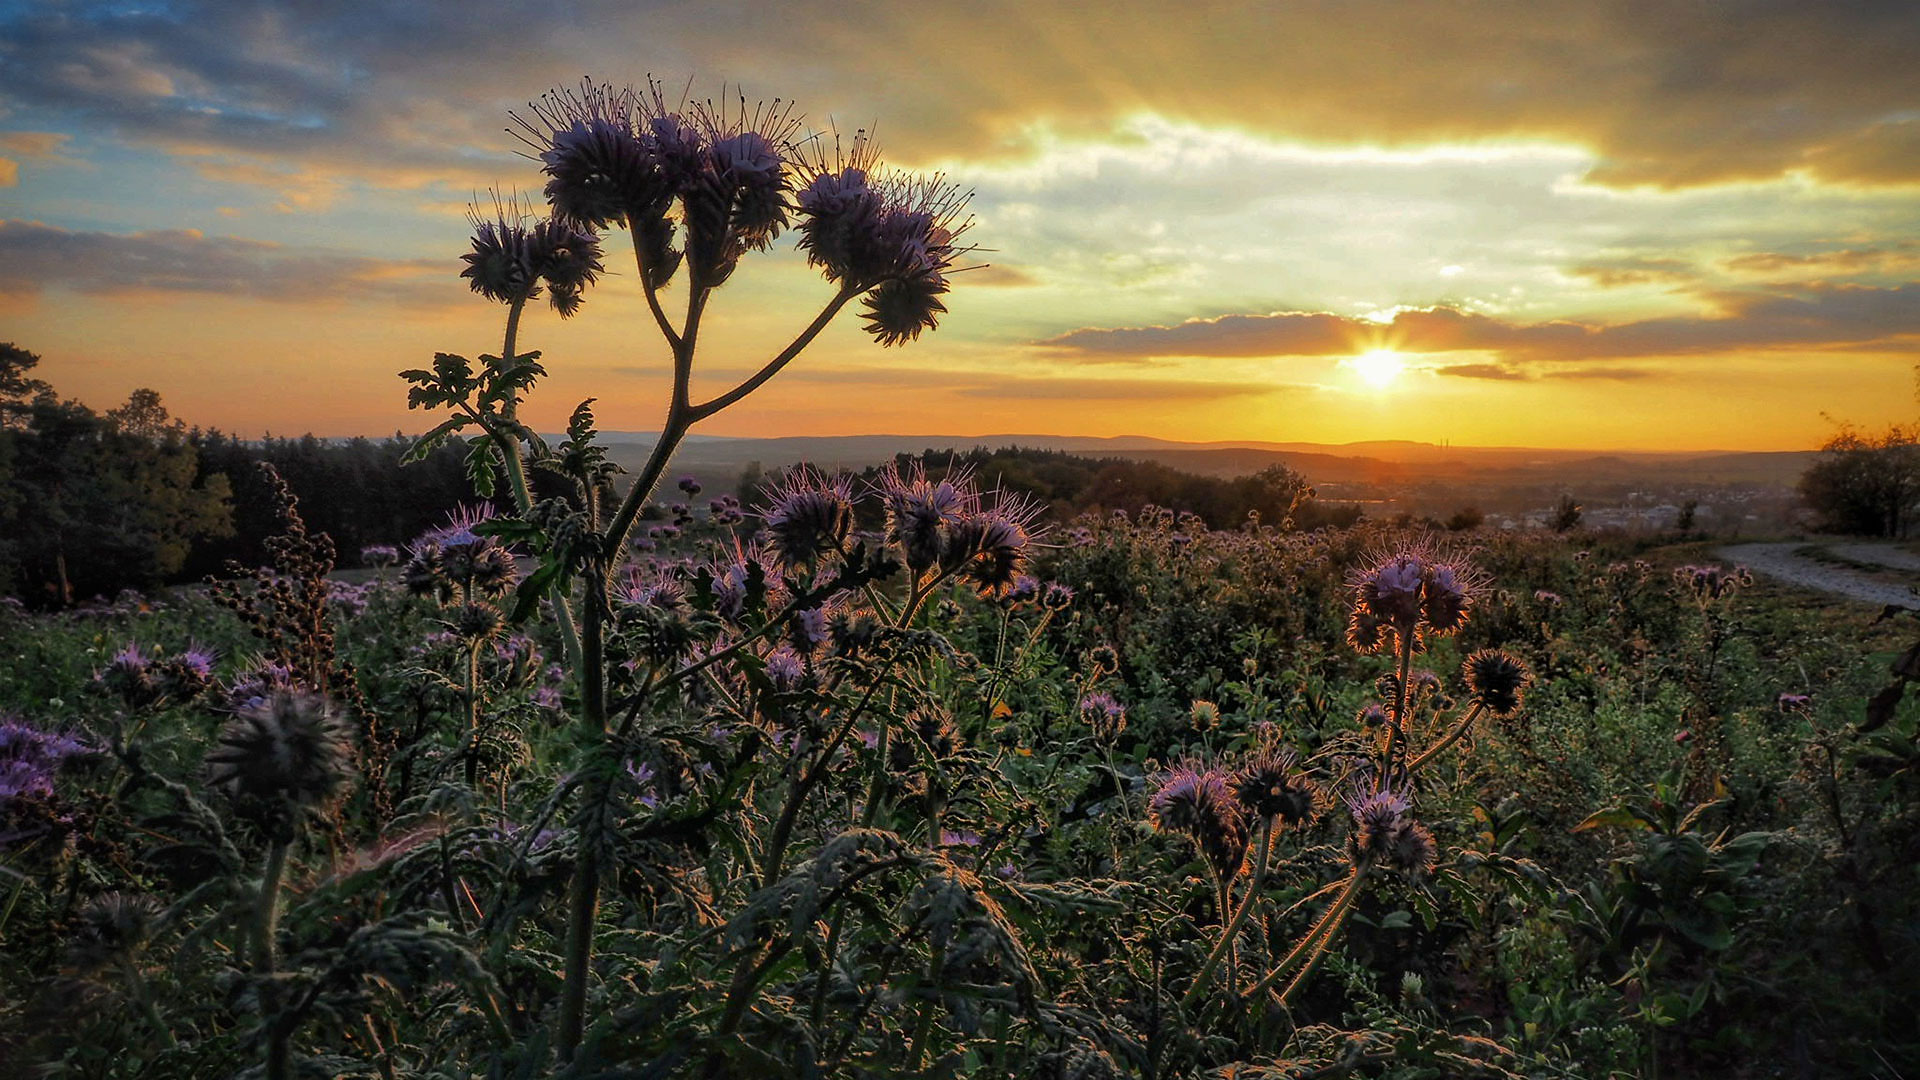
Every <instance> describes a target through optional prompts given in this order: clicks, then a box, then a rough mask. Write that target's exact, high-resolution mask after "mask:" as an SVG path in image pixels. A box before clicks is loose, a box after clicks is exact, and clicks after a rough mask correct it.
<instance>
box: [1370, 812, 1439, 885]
mask: <svg viewBox="0 0 1920 1080" xmlns="http://www.w3.org/2000/svg"><path fill="white" fill-rule="evenodd" d="M1380 856H1381V861H1382V862H1384V863H1385V864H1386V865H1388V866H1390V867H1392V868H1393V869H1395V870H1398V871H1400V872H1401V873H1403V874H1406V875H1407V876H1408V877H1410V878H1412V879H1413V880H1415V881H1419V880H1421V879H1423V878H1425V877H1426V876H1427V875H1428V874H1430V873H1432V872H1433V868H1434V867H1435V866H1436V865H1438V863H1439V861H1440V845H1439V844H1438V843H1437V842H1435V840H1434V838H1433V833H1432V832H1431V831H1429V830H1428V829H1427V827H1426V826H1425V825H1422V824H1420V823H1419V822H1418V821H1415V820H1414V819H1413V818H1412V817H1410V816H1403V817H1401V819H1400V820H1399V821H1398V822H1396V823H1395V824H1394V826H1393V829H1392V831H1391V832H1389V833H1388V834H1387V841H1386V844H1385V845H1384V846H1382V847H1381V849H1380Z"/></svg>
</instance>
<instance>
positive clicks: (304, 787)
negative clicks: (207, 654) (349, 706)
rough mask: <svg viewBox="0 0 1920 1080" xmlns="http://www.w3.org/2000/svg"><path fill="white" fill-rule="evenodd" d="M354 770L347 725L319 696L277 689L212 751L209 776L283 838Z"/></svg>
mask: <svg viewBox="0 0 1920 1080" xmlns="http://www.w3.org/2000/svg"><path fill="white" fill-rule="evenodd" d="M351 771H352V749H351V747H350V746H349V745H348V734H347V725H346V722H345V721H344V720H343V719H342V718H341V717H340V715H339V713H337V712H336V711H335V710H334V708H333V705H332V703H331V702H329V701H328V700H327V699H326V698H325V697H322V696H321V695H319V694H308V693H288V692H285V691H276V692H275V693H273V694H272V695H270V696H269V697H267V698H266V700H264V701H262V702H260V703H259V704H256V705H252V706H249V707H247V708H244V709H242V710H240V711H239V712H238V713H236V714H235V715H234V718H233V719H232V720H231V721H229V722H228V723H227V726H226V727H224V728H222V729H221V731H220V739H219V745H217V746H216V747H214V749H213V750H212V751H211V752H209V753H208V754H207V774H208V776H207V778H208V780H209V781H210V782H211V783H212V784H213V785H214V786H215V787H218V788H221V789H223V790H225V791H226V793H227V795H228V796H229V797H230V798H232V799H233V800H234V803H235V806H236V808H238V809H240V810H242V812H243V813H246V814H248V815H249V816H251V817H253V818H254V820H255V821H256V823H258V824H261V825H262V826H263V827H266V828H268V829H269V830H270V831H272V832H274V833H275V834H276V835H278V836H279V837H281V838H282V839H287V838H291V835H292V830H293V828H294V827H295V825H296V824H297V823H298V821H299V820H300V818H301V817H303V816H304V815H305V814H306V813H308V812H311V811H312V810H313V809H315V808H317V807H318V806H320V805H321V804H322V803H324V802H326V801H327V800H328V799H331V798H332V797H333V796H334V795H335V794H337V793H338V792H339V790H340V788H341V787H342V785H344V784H345V783H346V781H347V777H348V775H349V774H350V773H351Z"/></svg>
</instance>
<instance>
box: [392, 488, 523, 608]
mask: <svg viewBox="0 0 1920 1080" xmlns="http://www.w3.org/2000/svg"><path fill="white" fill-rule="evenodd" d="M492 516H493V509H492V507H489V506H484V505H483V506H480V507H478V508H476V509H466V510H461V511H458V512H456V513H454V514H453V516H452V518H451V519H450V520H449V521H448V523H447V524H446V525H444V526H442V527H441V528H438V529H433V530H430V531H428V532H427V533H426V534H424V535H422V536H421V537H420V538H419V539H418V540H415V541H414V543H413V547H412V551H411V555H410V557H409V558H408V559H407V564H406V567H405V568H404V569H403V571H402V577H403V579H404V580H405V581H406V584H407V587H408V588H410V589H412V590H413V591H414V592H416V593H421V594H424V595H429V596H432V597H434V598H435V599H437V600H439V601H440V602H441V603H443V604H446V603H452V602H454V601H456V600H459V601H462V602H465V603H467V604H468V605H471V603H472V601H474V600H475V599H487V600H499V599H500V598H502V597H504V596H506V595H507V593H509V592H511V591H512V590H513V586H514V583H515V582H516V581H517V580H518V579H519V572H518V570H517V569H516V568H515V567H514V564H513V555H512V553H511V552H509V551H508V550H507V549H506V548H505V547H503V546H502V545H501V544H500V542H499V541H498V540H495V539H494V538H493V537H491V536H482V535H480V534H479V533H477V532H475V531H474V530H475V529H476V528H477V527H478V526H479V525H480V524H481V523H482V522H484V521H487V520H488V519H489V518H491V517H492Z"/></svg>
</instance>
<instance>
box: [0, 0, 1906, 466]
mask: <svg viewBox="0 0 1920 1080" xmlns="http://www.w3.org/2000/svg"><path fill="white" fill-rule="evenodd" d="M336 7H337V8H339V10H335V8H336ZM1080 7H1081V6H1080V5H1074V6H1073V8H1072V9H1070V8H1068V7H1067V6H1065V5H1058V6H1044V5H1033V4H1022V3H1012V2H1008V3H969V4H946V3H931V4H915V5H901V4H887V3H881V2H879V0H869V2H865V3H844V2H837V3H832V4H827V3H817V4H810V3H792V4H782V5H777V6H776V5H724V4H713V3H685V4H662V5H651V6H649V7H648V8H647V10H645V11H638V10H634V6H633V5H629V4H620V3H614V2H612V0H608V2H607V3H604V4H587V5H578V6H570V7H569V6H564V5H563V6H561V7H560V8H559V9H558V10H556V9H555V8H554V7H552V6H536V5H523V4H506V3H477V4H474V5H460V6H457V7H454V6H449V7H447V8H445V9H444V13H441V14H436V13H435V12H436V11H439V10H442V9H439V8H437V6H435V5H418V4H413V3H399V2H397V0H396V2H390V3H367V4H355V5H316V6H314V9H313V10H293V9H290V8H289V7H288V6H286V5H249V4H242V3H232V2H222V3H208V4H204V5H196V4H187V3H166V2H163V3H159V4H155V5H148V6H145V7H141V8H137V9H136V8H129V7H126V6H124V5H106V4H100V5H91V4H86V3H78V4H58V5H55V4H20V3H8V2H5V0H0V319H3V320H4V322H3V323H0V339H11V340H13V341H15V342H17V343H19V344H21V345H23V346H25V347H27V348H30V349H32V350H34V351H35V352H38V353H39V354H41V355H42V356H43V357H44V362H43V364H42V366H41V368H40V371H39V374H40V375H41V376H43V377H45V378H47V379H48V380H50V381H51V382H53V383H54V384H55V385H56V387H57V388H58V389H59V390H60V391H61V392H62V393H64V394H68V395H72V396H77V397H80V398H82V399H83V400H86V401H88V402H89V403H92V404H94V405H96V406H98V407H102V408H104V407H107V406H109V405H112V404H114V403H116V402H117V401H119V400H121V399H123V398H124V397H125V396H126V394H127V393H128V392H129V391H131V390H132V389H134V388H135V387H138V386H151V387H153V388H155V389H157V390H159V391H160V392H161V394H162V396H163V398H164V400H165V402H166V403H167V404H168V406H169V407H170V408H171V409H172V410H173V412H174V413H175V414H176V415H179V416H181V417H183V418H185V419H187V420H188V421H189V422H193V423H199V424H203V425H211V426H218V427H222V428H226V429H230V430H235V431H239V432H242V433H245V434H257V433H260V432H262V431H272V432H275V433H281V434H292V433H299V432H304V431H308V430H312V431H315V432H318V433H321V434H328V435H341V434H354V433H368V434H384V433H387V432H391V431H394V430H396V429H407V430H416V429H418V428H419V427H421V426H423V424H422V417H421V415H420V414H418V413H413V414H409V413H408V412H407V410H406V408H405V390H404V387H403V385H402V384H401V382H400V381H399V380H398V379H397V378H396V377H395V372H397V371H399V370H400V369H402V368H405V367H413V366H420V365H423V364H425V363H426V362H427V361H428V360H429V359H430V357H431V355H432V354H433V352H435V351H437V350H447V351H455V352H462V353H466V354H469V355H472V354H476V353H479V352H483V351H491V350H496V349H497V348H498V344H499V343H498V335H499V333H500V327H499V325H498V323H499V319H500V315H501V313H500V311H499V310H498V309H497V308H496V307H495V306H493V305H491V304H489V303H488V302H486V301H485V300H483V299H481V298H479V297H476V296H474V295H472V294H471V293H469V292H468V291H467V290H466V289H465V288H464V287H463V283H462V282H460V281H459V280H458V279H457V277H456V274H457V272H458V270H459V268H460V263H459V262H458V256H459V254H460V253H461V252H462V251H464V250H465V249H466V244H467V228H468V227H467V224H466V222H465V220H464V213H465V208H466V205H467V203H468V202H469V201H470V200H472V199H473V198H474V197H475V195H476V193H478V194H480V196H481V198H482V201H485V194H484V193H485V192H486V190H487V189H488V188H490V187H499V188H501V189H504V190H513V189H518V190H521V191H528V192H537V191H538V189H539V186H540V182H541V177H540V176H539V174H538V171H537V168H536V167H535V166H534V165H533V163H531V162H529V161H528V160H526V159H525V158H522V157H518V156H516V155H515V153H514V151H515V150H516V149H519V148H520V145H519V144H518V143H517V142H515V141H514V140H513V139H512V138H511V137H509V136H508V135H507V134H505V133H504V132H503V131H502V128H503V126H504V124H505V120H506V112H507V110H508V109H509V108H514V107H516V106H521V105H523V104H524V103H525V102H526V101H527V100H528V99H529V98H532V97H534V96H537V95H538V94H539V93H541V92H542V91H544V90H545V89H547V88H549V87H551V86H554V85H558V84H566V83H569V82H572V81H574V80H575V79H577V77H578V75H579V73H580V72H582V71H587V72H592V73H595V74H596V75H599V76H602V77H605V78H610V79H613V80H616V81H622V82H624V81H628V80H631V81H636V82H638V81H640V80H641V79H642V78H643V77H644V75H645V74H646V73H647V72H649V71H651V72H654V73H656V74H659V75H661V76H663V77H666V78H668V80H669V81H670V82H671V83H672V84H673V86H674V88H675V90H676V91H677V90H678V88H679V85H680V82H681V81H682V80H684V79H685V78H686V77H687V75H688V74H689V73H690V74H691V75H692V76H693V77H694V79H695V82H694V84H693V85H694V90H695V93H696V95H704V94H708V93H712V92H714V91H716V90H717V89H718V88H719V86H720V80H721V79H728V80H733V81H742V80H743V81H744V83H745V88H746V90H747V92H748V93H750V94H753V95H756V96H759V95H764V96H767V97H772V96H775V95H782V96H786V97H790V98H794V99H797V100H798V102H799V105H800V107H801V108H802V109H803V110H804V112H805V114H806V116H807V117H808V118H809V121H810V127H811V128H813V129H821V128H825V127H827V126H828V125H829V124H830V123H836V124H837V125H838V126H839V127H840V128H842V129H846V128H850V127H853V126H858V125H864V124H875V125H877V130H878V133H879V141H880V143H881V144H882V145H883V147H884V148H885V149H886V150H887V152H888V156H889V158H890V159H891V160H892V161H894V162H895V163H897V164H900V165H904V166H908V167H913V168H919V169H938V170H943V171H945V172H946V173H947V174H948V175H949V176H950V177H951V178H953V179H954V180H956V181H958V182H959V183H961V184H963V185H965V186H968V187H971V188H972V189H974V191H975V193H976V194H975V198H974V201H973V204H972V209H973V212H974V214H975V216H976V217H977V224H976V225H975V227H974V231H973V232H972V233H971V234H970V235H969V238H970V239H972V240H973V241H974V242H976V243H978V244H980V245H981V246H982V247H984V248H987V249H990V251H989V252H988V253H986V254H985V255H983V258H985V259H987V260H989V261H991V262H992V263H993V264H994V265H993V268H992V269H990V270H987V271H981V272H976V273H970V274H963V275H960V276H959V277H958V279H957V280H956V283H955V290H954V293H953V295H952V297H951V298H950V301H949V307H950V308H951V312H950V314H949V315H948V316H947V317H946V318H945V319H944V320H943V321H942V324H941V326H940V328H939V329H938V330H937V331H936V332H934V333H931V334H929V335H926V336H923V337H922V338H921V339H920V340H919V341H917V342H915V343H912V344H910V345H907V346H904V347H901V348H894V349H882V348H880V347H878V346H877V345H875V344H874V343H873V342H872V341H871V340H870V339H869V338H867V336H866V335H864V334H863V333H861V332H860V329H859V325H858V320H857V318H856V317H855V316H854V315H853V313H852V312H848V313H847V314H844V315H843V316H842V319H841V321H840V323H839V324H837V325H836V326H835V327H833V328H832V329H831V330H830V331H829V332H828V333H827V334H826V335H825V336H823V338H822V339H821V340H820V341H819V342H818V343H817V344H816V345H815V346H814V347H813V348H812V349H811V350H810V351H809V352H808V353H806V354H805V355H804V356H803V357H802V358H801V360H800V361H799V362H798V363H796V364H795V365H794V366H793V367H792V368H791V369H789V371H788V372H786V373H785V374H783V375H782V376H781V377H780V378H779V379H778V380H777V381H775V382H774V383H773V384H771V386H769V387H768V388H767V389H766V390H763V391H762V392H761V393H760V394H759V395H757V396H755V397H753V398H751V399H749V400H748V401H747V402H746V403H744V404H743V405H741V406H739V407H738V408H736V409H734V410H731V411H729V412H727V413H725V414H723V415H722V416H720V417H718V418H716V419H715V420H713V421H712V422H711V423H710V424H709V425H708V427H707V428H705V429H704V430H706V431H707V432H709V433H716V434H855V433H867V432H940V433H989V432H1033V433H1053V434H1088V435H1114V434H1123V433H1126V434H1146V435H1156V436H1161V437H1165V438H1173V439H1193V440H1215V439H1251V440H1274V441H1288V440H1302V441H1319V442H1350V441H1359V440H1368V439H1388V438H1397V439H1417V440H1429V441H1441V440H1450V441H1452V442H1454V443H1456V444H1502V445H1539V446H1568V447H1609V448H1635V447H1644V448H1706V447H1724V448H1757V449H1758V448H1783V449H1784V448H1800V447H1806V446H1810V445H1815V444H1817V443H1818V442H1819V441H1821V440H1822V439H1823V438H1824V437H1825V436H1826V435H1827V434H1829V433H1830V432H1831V431H1832V430H1833V425H1832V421H1833V420H1841V419H1844V420H1851V421H1855V422H1858V423H1863V424H1869V425H1871V424H1878V423H1884V422H1887V421H1892V420H1906V419H1908V418H1910V417H1911V416H1912V415H1913V414H1914V412H1915V410H1916V402H1915V400H1914V393H1913V390H1914V373H1913V366H1914V363H1915V353H1916V348H1917V347H1920V19H1914V18H1913V17H1912V15H1911V12H1910V11H1906V10H1903V9H1902V6H1901V5H1884V4H1882V5H1870V4H1840V3H1834V4H1818V5H1815V4H1801V5H1793V4H1782V3H1750V4H1721V5H1684V6H1682V5H1671V6H1666V7H1649V6H1647V5H1643V4H1637V3H1619V4H1612V3H1592V2H1578V3H1573V2H1570V3H1564V4H1554V3H1537V4H1528V5H1484V4H1465V3H1461V4H1453V3H1442V2H1431V0H1407V2H1404V3H1352V4H1338V5H1335V4H1296V5H1272V4H1201V5H1199V6H1198V7H1196V6H1195V5H1192V4H1178V5H1176V4H1173V3H1170V2H1147V0H1122V2H1116V3H1110V4H1107V5H1103V6H1102V7H1101V8H1100V9H1099V11H1098V13H1097V14H1094V15H1089V14H1087V13H1086V12H1085V11H1078V10H1076V9H1079V8H1080ZM769 8H775V9H776V10H774V11H771V12H770V11H769V10H767V9H769ZM616 269H617V268H616ZM636 292H637V290H636V289H635V288H634V283H633V280H632V276H631V273H628V274H626V275H624V276H622V275H619V274H615V275H611V276H609V277H608V278H607V279H605V280H603V282H602V283H601V284H600V285H599V286H598V287H597V288H596V289H595V290H593V291H592V292H591V293H590V294H589V297H588V300H587V304H586V307H585V309H584V310H583V311H582V313H581V314H580V315H579V316H578V317H576V318H574V319H571V320H567V321H564V322H563V321H562V320H560V319H558V318H557V317H555V316H554V315H552V314H551V313H550V312H546V311H542V312H540V313H539V314H537V315H534V316H531V317H530V319H529V322H528V325H527V327H526V330H525V334H524V336H523V338H522V343H523V345H524V346H526V347H530V348H539V349H541V350H543V351H544V352H545V354H546V359H547V364H548V367H549V369H550V370H551V371H552V373H553V374H552V377H551V379H550V380H549V381H548V383H546V384H545V385H544V386H543V387H542V388H541V390H540V391H538V392H537V395H536V397H535V399H534V401H533V403H532V405H531V407H530V409H529V413H530V415H531V416H532V418H533V419H534V420H535V421H536V422H537V423H539V424H541V425H542V426H546V427H550V428H554V427H558V426H559V425H560V424H561V422H562V421H563V419H564V417H565V415H566V413H567V412H568V411H570V410H571V408H572V406H573V405H574V404H575V403H576V402H577V401H578V400H580V399H581V398H584V397H588V396H597V397H599V398H600V399H601V402H602V404H601V407H600V415H601V417H602V420H603V423H604V424H606V426H608V427H611V428H620V429H629V430H633V429H650V428H652V427H654V426H656V425H657V424H658V421H659V412H660V404H659V403H660V401H661V393H662V391H663V389H664V386H663V383H664V378H665V376H664V369H663V359H664V351H663V349H662V347H661V346H660V343H659V341H658V338H657V336H655V335H654V334H653V332H652V329H651V323H650V320H648V319H647V318H646V317H645V312H644V308H643V307H642V306H641V304H640V303H639V300H638V298H637V296H636ZM828 294H829V287H828V286H827V285H826V284H825V283H824V282H822V281H820V280H819V278H818V277H817V276H816V275H814V274H812V273H811V272H809V271H808V270H807V268H806V266H805V264H804V260H802V259H801V258H800V257H799V255H798V254H797V253H795V252H794V251H793V250H792V249H791V246H790V244H788V243H785V242H782V243H781V244H780V245H778V247H777V248H776V250H775V251H774V252H772V253H770V254H768V255H766V256H763V257H758V258H753V259H749V260H748V263H747V264H746V265H745V266H743V267H742V269H741V270H740V272H739V273H738V274H737V275H736V276H735V278H734V280H733V281H731V282H729V283H728V284H727V285H726V286H725V287H724V288H723V289H722V290H721V291H720V293H719V294H718V297H717V299H716V305H715V306H716V311H715V312H714V314H713V316H712V317H711V318H710V319H709V321H708V323H707V327H706V329H705V331H704V332H703V352H702V359H701V362H700V364H701V366H700V373H701V374H700V377H701V378H702V380H703V385H706V386H712V387H714V388H719V387H721V386H723V385H725V384H726V382H727V381H728V380H729V379H730V378H732V379H737V378H738V377H740V375H741V374H743V373H745V372H747V371H750V370H752V369H753V368H754V367H757V366H758V363H759V362H760V360H762V359H764V357H765V356H766V355H767V354H769V353H770V352H772V351H774V350H776V349H777V348H778V347H779V346H780V345H781V344H784V342H785V340H786V339H787V338H788V337H789V336H790V335H791V334H792V333H793V332H794V331H795V330H796V329H797V328H798V327H799V326H800V325H802V324H804V323H805V322H806V321H807V320H808V319H809V318H811V316H812V314H813V312H814V311H815V310H816V309H817V307H818V305H819V304H820V303H822V302H824V300H825V299H826V297H827V296H828Z"/></svg>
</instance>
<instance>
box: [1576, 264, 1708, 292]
mask: <svg viewBox="0 0 1920 1080" xmlns="http://www.w3.org/2000/svg"><path fill="white" fill-rule="evenodd" d="M1567 272H1568V273H1570V274H1573V275H1574V276H1576V277H1583V278H1586V279H1588V280H1589V281H1592V282H1593V283H1594V284H1595V285H1598V286H1600V287H1601V288H1603V289H1615V288H1619V287H1621V286H1623V285H1664V284H1678V283H1688V282H1693V281H1696V280H1698V278H1699V272H1698V271H1697V270H1696V269H1695V268H1694V265H1693V264H1692V263H1691V262H1689V261H1687V260H1686V259H1674V258H1647V257H1638V258H1624V259H1612V260H1607V261H1601V262H1590V263H1584V264H1582V265H1580V266H1575V267H1570V268H1569V269H1568V271H1567Z"/></svg>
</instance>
